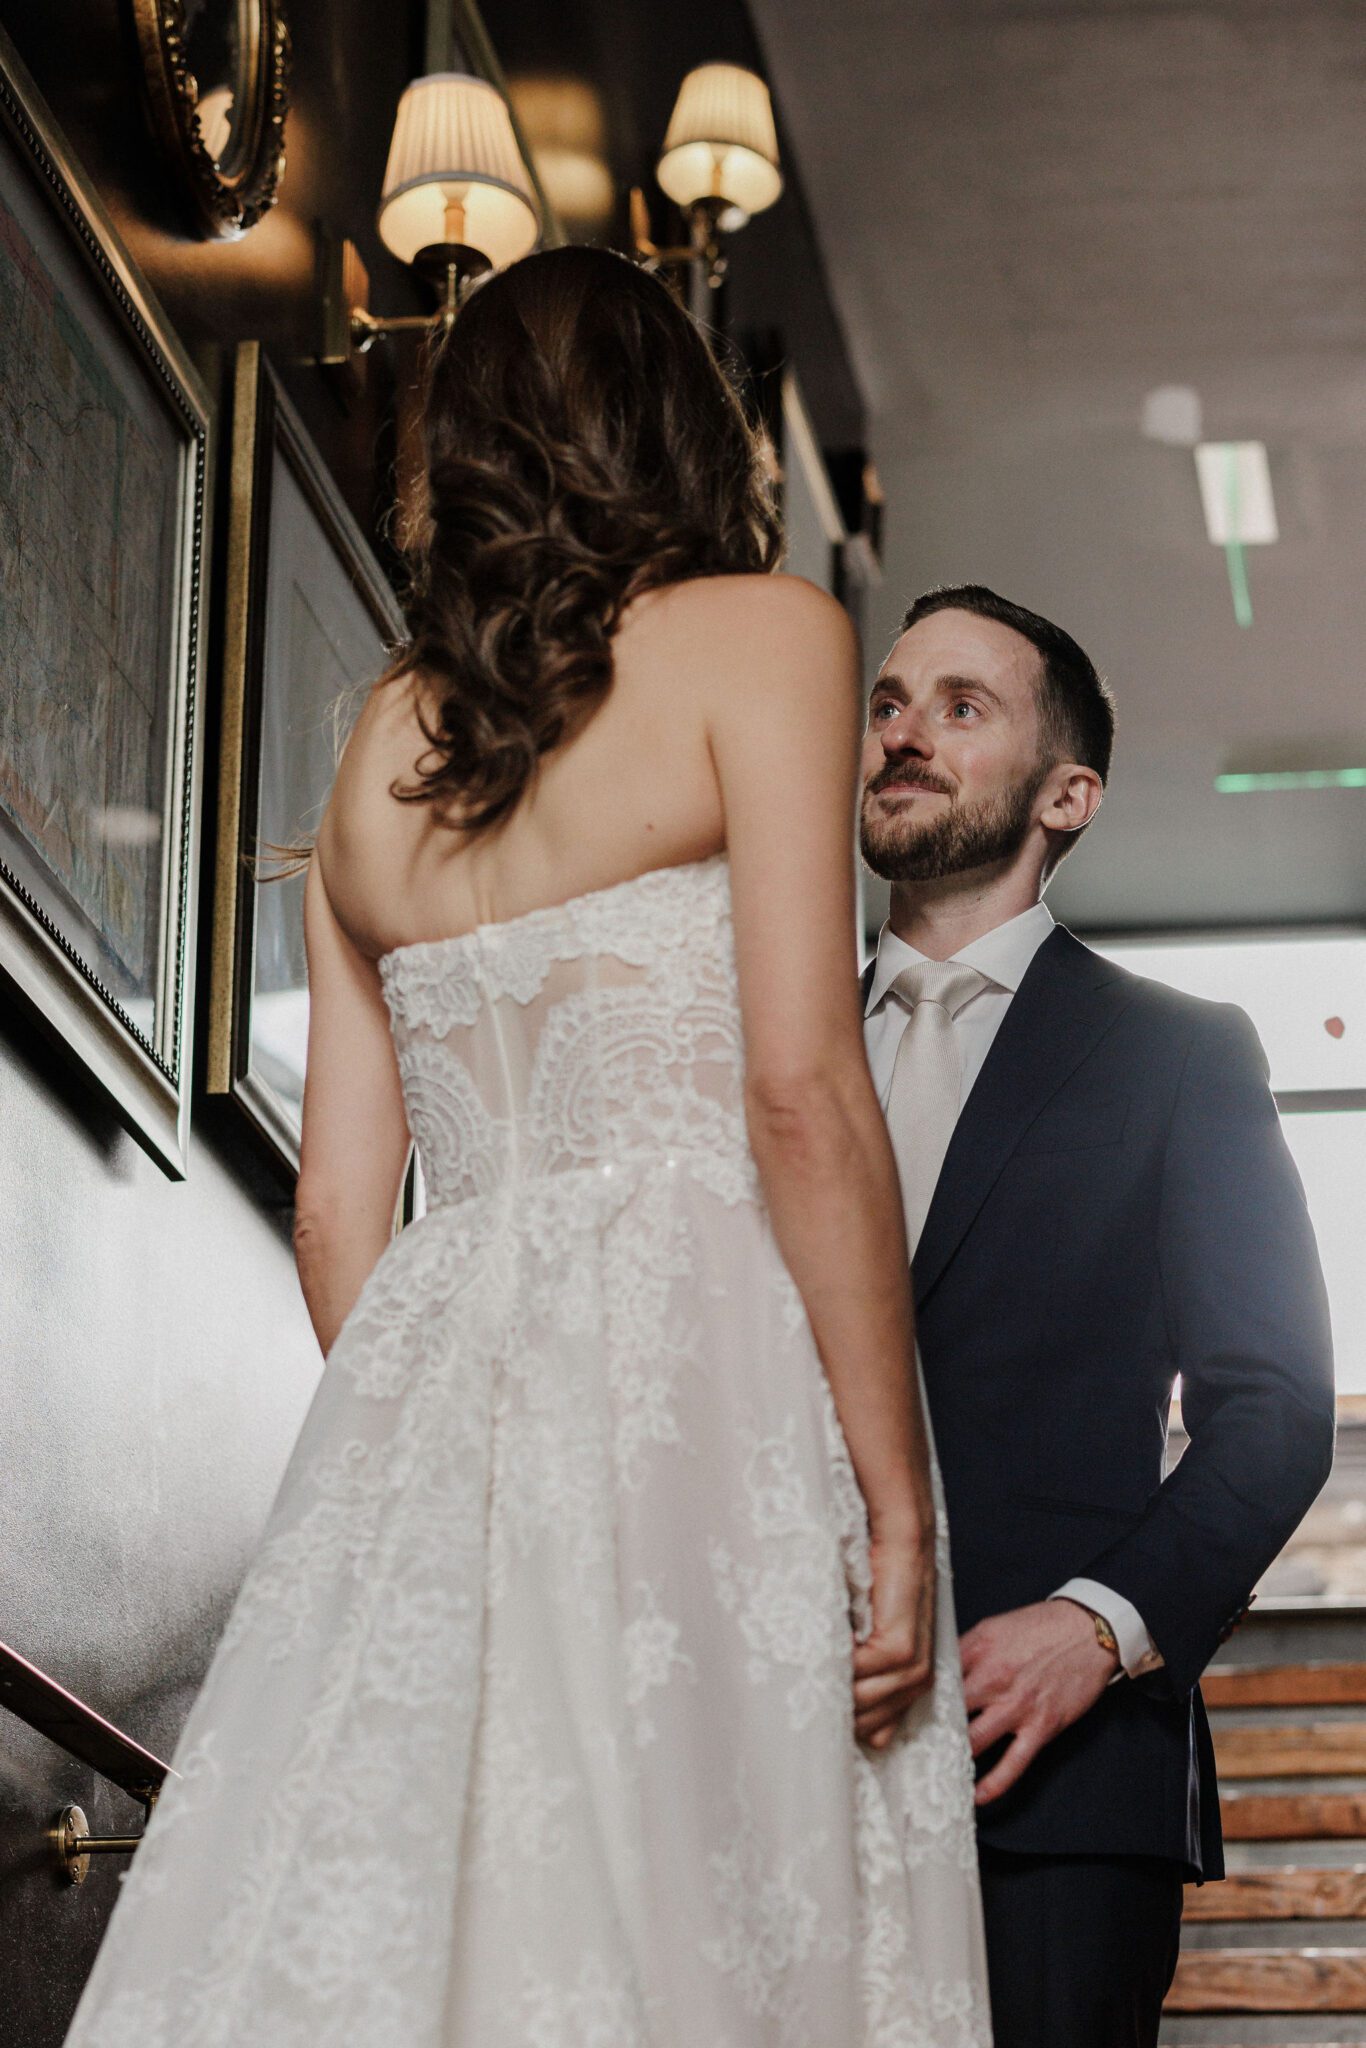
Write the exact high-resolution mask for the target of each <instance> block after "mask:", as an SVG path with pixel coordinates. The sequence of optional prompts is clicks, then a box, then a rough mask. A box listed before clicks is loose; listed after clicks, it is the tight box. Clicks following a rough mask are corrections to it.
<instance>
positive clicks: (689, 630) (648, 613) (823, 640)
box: [632, 574, 854, 651]
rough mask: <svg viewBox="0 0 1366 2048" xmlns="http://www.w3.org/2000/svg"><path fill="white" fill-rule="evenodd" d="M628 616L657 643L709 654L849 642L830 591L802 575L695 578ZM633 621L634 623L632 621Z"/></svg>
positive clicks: (654, 595) (654, 594)
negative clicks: (718, 648)
mask: <svg viewBox="0 0 1366 2048" xmlns="http://www.w3.org/2000/svg"><path fill="white" fill-rule="evenodd" d="M632 613H633V614H634V615H636V616H638V618H639V623H640V625H641V627H642V628H646V629H648V630H649V631H650V632H651V633H652V634H655V635H658V636H659V637H660V638H674V639H676V640H678V641H679V642H680V643H688V644H691V645H694V646H695V645H697V643H698V641H699V639H700V640H701V641H702V642H703V644H705V645H706V646H707V648H708V649H709V650H713V649H714V647H715V645H716V643H720V646H721V647H722V648H723V649H724V648H728V647H732V646H733V647H735V648H737V650H738V649H744V650H746V651H748V650H750V649H752V648H753V647H754V646H755V645H757V644H770V645H771V644H772V643H773V641H774V639H775V636H776V638H777V639H778V640H779V641H780V642H781V643H782V645H783V646H784V647H786V646H788V645H789V644H791V643H794V642H795V643H797V644H802V643H804V642H806V641H808V640H810V639H811V638H812V636H814V637H815V640H816V642H817V644H818V645H819V646H820V647H821V648H822V649H824V648H827V647H829V646H830V645H831V644H838V645H845V644H847V643H848V642H849V641H850V640H851V639H852V637H853V630H854V629H853V624H852V622H851V620H850V618H849V614H848V612H846V611H845V609H844V606H843V605H842V604H840V603H839V601H838V599H836V598H833V597H831V596H830V594H829V592H828V591H824V590H822V589H820V587H819V586H818V585H817V584H815V583H809V582H808V581H807V579H806V578H805V577H804V576H786V575H781V574H777V575H772V574H770V575H758V574H755V575H739V576H736V575H730V576H696V577H693V578H691V579H690V580H689V581H688V582H686V583H670V584H667V585H665V586H664V587H663V588H662V589H660V590H656V591H651V592H649V593H648V594H647V595H646V596H645V597H643V598H641V599H639V600H637V603H636V605H635V606H633V607H632ZM633 622H634V621H633Z"/></svg>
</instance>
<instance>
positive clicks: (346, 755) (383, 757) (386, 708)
mask: <svg viewBox="0 0 1366 2048" xmlns="http://www.w3.org/2000/svg"><path fill="white" fill-rule="evenodd" d="M422 702H423V686H422V684H421V681H420V680H419V679H418V678H416V677H413V676H397V677H394V678H392V679H389V680H386V681H383V682H379V683H376V684H375V685H374V687H373V689H372V690H371V691H370V694H369V696H368V697H367V698H366V699H365V702H364V703H363V704H362V706H361V709H360V713H359V715H358V717H357V718H356V721H355V724H354V725H353V726H352V728H351V732H350V736H349V737H348V739H347V742H346V745H345V747H344V748H343V749H342V755H341V759H340V761H339V762H338V764H337V773H336V778H335V780H334V782H333V785H332V795H331V797H330V799H329V801H328V805H327V810H326V813H325V815H324V818H323V825H322V830H321V832H320V833H319V843H320V845H322V846H324V847H326V846H327V845H330V846H332V847H334V848H335V847H337V846H338V845H339V844H340V843H342V842H344V841H345V840H347V839H349V838H350V837H351V836H352V835H353V834H362V835H364V836H366V837H367V838H368V837H370V836H371V835H372V834H373V833H374V831H375V830H376V828H377V827H378V826H379V825H380V823H381V821H382V820H384V819H387V818H389V817H391V816H392V815H393V813H394V810H395V806H394V805H393V803H392V801H391V793H392V791H393V788H394V785H395V784H396V783H398V784H402V783H404V782H406V781H407V780H408V779H409V778H410V777H411V775H412V773H413V770H414V768H415V767H416V766H417V763H418V761H419V760H420V758H421V756H422V754H423V752H424V750H425V746H426V741H425V739H424V735H423V728H422V720H421V707H422Z"/></svg>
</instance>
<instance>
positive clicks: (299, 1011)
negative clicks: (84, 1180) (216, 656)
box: [208, 342, 404, 1173]
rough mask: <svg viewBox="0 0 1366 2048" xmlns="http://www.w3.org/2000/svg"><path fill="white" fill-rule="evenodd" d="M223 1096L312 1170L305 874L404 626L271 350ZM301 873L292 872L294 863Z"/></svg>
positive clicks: (238, 620)
mask: <svg viewBox="0 0 1366 2048" xmlns="http://www.w3.org/2000/svg"><path fill="white" fill-rule="evenodd" d="M229 497H230V509H229V514H228V549H227V553H228V572H227V591H226V613H225V619H224V676H223V713H222V730H221V739H220V752H219V781H218V847H217V860H216V868H215V877H214V929H213V979H212V987H211V991H210V1014H209V1057H208V1087H209V1092H210V1093H211V1094H214V1095H225V1096H231V1097H232V1098H233V1099H234V1100H235V1101H236V1102H237V1103H238V1104H239V1105H240V1107H241V1109H242V1110H243V1112H244V1114H245V1115H246V1117H247V1118H248V1120H249V1121H250V1122H251V1124H252V1125H253V1126H254V1127H255V1129H256V1130H257V1131H258V1133H259V1134H260V1136H261V1137H262V1138H263V1139H264V1141H265V1143H266V1144H267V1145H268V1146H269V1147H270V1149H271V1151H272V1152H273V1153H274V1155H275V1157H276V1158H277V1160H278V1161H279V1162H280V1163H281V1165H282V1166H283V1167H284V1168H285V1169H286V1170H287V1171H288V1172H290V1173H293V1172H296V1171H297V1170H298V1164H299V1129H300V1119H301V1113H302V1108H303V1085H304V1059H305V1052H306V1048H307V1041H308V982H307V976H306V973H305V967H304V929H303V893H304V877H303V872H302V869H301V868H298V867H297V866H296V870H295V871H294V872H286V873H284V874H283V875H282V874H281V867H282V863H281V862H280V861H279V860H278V859H273V858H272V852H271V850H272V848H279V847H288V846H297V845H299V844H300V843H303V842H306V841H307V840H308V839H309V837H310V836H311V835H312V833H313V832H314V831H315V830H316V829H317V825H318V821H319V819H320V817H321V815H322V810H323V806H324V804H325V802H326V799H327V795H328V792H329V790H330V789H331V786H332V778H333V775H334V773H335V770H336V765H337V757H338V755H339V753H340V751H341V747H342V744H343V742H344V740H345V738H346V735H347V732H348V731H349V730H350V726H351V723H352V720H353V719H354V716H355V714H356V712H357V711H358V710H359V708H360V705H361V702H362V701H363V699H364V695H365V692H366V689H367V688H368V686H369V685H370V684H371V683H373V682H374V681H375V679H376V677H378V676H379V674H380V673H381V671H382V670H383V668H384V667H385V664H386V662H387V659H388V650H389V647H390V645H391V644H392V643H393V642H394V641H395V640H397V639H399V638H401V637H402V635H403V631H404V626H403V615H402V612H401V611H400V609H399V606H398V601H397V599H396V598H395V596H394V593H393V590H392V588H391V586H390V584H389V582H388V580H387V578H386V577H385V575H384V572H383V570H382V569H381V568H380V565H379V563H378V562H377V561H376V559H375V556H374V554H373V552H372V550H371V549H370V547H369V546H368V545H367V543H366V541H365V538H364V536H363V535H362V533H361V531H360V529H359V527H358V526H357V525H356V522H355V520H354V519H353V518H352V516H351V514H350V512H349V511H348V510H347V508H346V506H345V504H344V503H343V502H342V499H341V496H340V494H339V492H338V490H337V487H336V485H335V483H334V482H333V480H332V478H331V476H330V475H329V474H328V472H327V470H326V469H325V467H324V465H323V463H322V461H321V459H320V457H319V455H318V453H317V451H316V449H315V448H314V446H313V444H312V442H311V441H310V440H309V437H308V435H307V433H306V432H305V429H304V427H303V425H302V423H301V421H300V420H299V417H298V415H297V414H296V413H295V411H294V409H293V407H292V406H291V405H290V403H289V401H288V399H287V398H286V396H285V394H284V392H283V391H282V390H281V388H280V386H279V383H278V382H277V380H276V378H275V376H274V374H273V373H272V371H271V369H270V367H269V365H268V363H267V362H266V361H265V359H264V358H263V356H262V354H261V350H260V347H259V345H258V344H257V343H255V342H247V343H244V344H243V345H242V346H241V347H240V348H239V349H238V352H237V361H236V367H235V373H234V381H233V417H232V453H231V475H230V484H229ZM283 865H286V866H287V864H283Z"/></svg>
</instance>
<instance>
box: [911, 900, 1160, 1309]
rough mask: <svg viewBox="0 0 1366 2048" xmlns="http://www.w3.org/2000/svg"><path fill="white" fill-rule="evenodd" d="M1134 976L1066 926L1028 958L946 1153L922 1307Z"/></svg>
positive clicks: (931, 1220)
mask: <svg viewBox="0 0 1366 2048" xmlns="http://www.w3.org/2000/svg"><path fill="white" fill-rule="evenodd" d="M1131 986H1132V984H1131V977H1129V976H1128V975H1126V974H1125V973H1124V972H1123V970H1122V969H1121V968H1118V967H1115V966H1112V965H1111V963H1110V962H1109V961H1107V960H1102V959H1101V957H1100V956H1099V954H1097V953H1093V952H1092V951H1091V950H1090V948H1089V947H1087V946H1083V945H1082V944H1081V943H1080V941H1079V940H1077V939H1074V938H1073V936H1072V934H1071V933H1070V932H1069V931H1067V930H1066V929H1065V928H1064V927H1063V926H1062V925H1059V926H1058V927H1057V928H1056V929H1055V930H1054V931H1053V932H1051V933H1050V934H1049V936H1048V938H1047V939H1045V941H1044V943H1043V945H1042V946H1040V948H1039V950H1038V952H1037V953H1036V954H1035V955H1034V958H1033V960H1032V961H1031V962H1030V965H1029V970H1028V972H1027V973H1026V975H1025V978H1024V980H1023V981H1022V982H1021V983H1020V986H1019V988H1018V990H1017V991H1016V993H1015V996H1014V999H1013V1001H1012V1002H1011V1005H1010V1008H1009V1009H1008V1010H1007V1011H1006V1014H1005V1018H1004V1020H1003V1021H1002V1024H1001V1028H1000V1030H999V1031H998V1032H997V1034H996V1037H995V1039H994V1041H993V1043H992V1047H991V1050H990V1052H989V1053H988V1054H987V1057H986V1061H985V1063H984V1065H983V1067H982V1071H981V1073H980V1074H979V1075H978V1077H977V1080H976V1082H975V1084H974V1086H973V1089H972V1093H971V1094H970V1095H969V1096H968V1099H967V1101H966V1103H965V1104H964V1105H963V1113H962V1115H961V1116H960V1117H959V1119H958V1124H957V1128H956V1129H955V1131H954V1134H953V1138H952V1140H951V1141H950V1144H949V1149H948V1152H947V1154H946V1155H945V1159H944V1165H943V1170H942V1171H941V1173H940V1176H939V1183H938V1186H937V1187H936V1188H935V1191H934V1200H933V1201H932V1202H931V1204H930V1212H929V1215H928V1216H927V1217H926V1218H925V1228H924V1230H923V1231H922V1232H921V1235H920V1243H919V1246H918V1247H917V1250H916V1254H915V1260H914V1263H913V1266H912V1272H913V1276H914V1279H915V1293H916V1302H917V1305H918V1304H919V1303H921V1302H923V1301H924V1299H925V1297H926V1296H927V1295H928V1294H929V1292H930V1290H931V1288H933V1287H934V1286H935V1285H936V1284H937V1282H938V1281H939V1279H940V1277H941V1276H942V1274H943V1272H944V1269H945V1267H946V1266H947V1265H948V1263H949V1261H950V1259H951V1258H952V1257H953V1255H954V1253H955V1252H956V1251H957V1249H958V1247H959V1245H960V1244H961V1243H962V1241H963V1238H964V1237H965V1236H966V1234H967V1232H968V1230H969V1228H970V1227H971V1225H972V1222H973V1219H974V1217H975V1216H976V1215H977V1212H978V1210H979V1209H980V1208H981V1206H982V1204H983V1202H985V1200H986V1198H987V1196H988V1195H989V1194H990V1193H991V1190H992V1188H993V1187H994V1186H995V1183H996V1181H997V1179H998V1177H999V1176H1000V1174H1001V1172H1002V1170H1003V1168H1004V1167H1005V1165H1006V1162H1007V1161H1008V1160H1009V1158H1010V1155H1011V1153H1012V1152H1013V1151H1014V1150H1015V1147H1016V1146H1017V1145H1018V1144H1019V1142H1020V1140H1021V1138H1022V1137H1023V1136H1024V1134H1025V1132H1026V1131H1027V1130H1028V1129H1029V1126H1030V1125H1031V1124H1032V1123H1033V1122H1034V1120H1035V1118H1036V1117H1037V1116H1038V1114H1039V1112H1040V1111H1041V1110H1042V1109H1043V1107H1044V1105H1045V1104H1046V1103H1047V1102H1048V1101H1049V1100H1050V1098H1051V1097H1052V1096H1054V1095H1056V1094H1057V1092H1058V1090H1059V1088H1061V1087H1062V1085H1063V1083H1064V1082H1065V1081H1066V1080H1067V1078H1068V1076H1069V1075H1070V1074H1072V1073H1074V1072H1075V1071H1076V1069H1077V1068H1078V1067H1079V1066H1080V1065H1081V1063H1082V1061H1083V1060H1084V1059H1085V1058H1086V1056H1087V1054H1088V1053H1089V1052H1090V1051H1091V1049H1092V1048H1093V1046H1095V1045H1096V1044H1097V1043H1098V1041H1099V1040H1100V1039H1101V1038H1102V1037H1103V1036H1104V1035H1105V1033H1106V1032H1107V1031H1108V1030H1109V1028H1110V1026H1111V1024H1113V1022H1114V1020H1115V1018H1116V1017H1117V1016H1118V1015H1119V1013H1120V1011H1121V1010H1123V1009H1124V1008H1125V1007H1126V1006H1127V1004H1128V1003H1129V1001H1130V999H1131Z"/></svg>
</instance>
